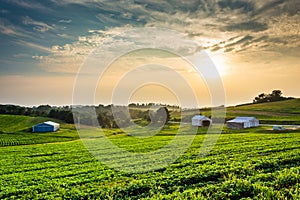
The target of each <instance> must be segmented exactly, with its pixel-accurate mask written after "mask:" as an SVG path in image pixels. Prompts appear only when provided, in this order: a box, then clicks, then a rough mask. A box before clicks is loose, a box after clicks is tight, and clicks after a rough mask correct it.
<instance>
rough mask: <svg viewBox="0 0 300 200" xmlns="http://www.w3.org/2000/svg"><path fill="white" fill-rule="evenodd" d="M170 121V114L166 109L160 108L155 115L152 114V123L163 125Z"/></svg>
mask: <svg viewBox="0 0 300 200" xmlns="http://www.w3.org/2000/svg"><path fill="white" fill-rule="evenodd" d="M169 120H170V112H169V110H168V108H167V107H160V108H159V109H158V110H157V111H156V112H155V113H153V114H152V123H154V124H157V125H163V124H166V123H168V121H169Z"/></svg>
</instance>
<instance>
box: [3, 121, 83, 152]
mask: <svg viewBox="0 0 300 200" xmlns="http://www.w3.org/2000/svg"><path fill="white" fill-rule="evenodd" d="M49 120H52V121H56V122H59V121H57V120H53V119H51V118H45V117H28V116H19V115H0V146H15V145H29V144H41V143H51V142H66V141H72V140H76V139H79V137H78V133H77V131H76V129H75V127H74V125H70V124H65V123H61V128H60V130H59V131H57V132H49V133H32V132H31V129H30V128H31V127H32V126H33V125H35V124H38V123H41V122H44V121H49Z"/></svg>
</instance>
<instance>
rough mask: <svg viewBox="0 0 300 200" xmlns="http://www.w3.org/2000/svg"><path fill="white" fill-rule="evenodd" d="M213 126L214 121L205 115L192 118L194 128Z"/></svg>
mask: <svg viewBox="0 0 300 200" xmlns="http://www.w3.org/2000/svg"><path fill="white" fill-rule="evenodd" d="M211 124H212V120H211V119H210V118H208V117H206V116H203V115H195V116H194V117H193V118H192V125H193V126H210V125H211Z"/></svg>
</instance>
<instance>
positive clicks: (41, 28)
mask: <svg viewBox="0 0 300 200" xmlns="http://www.w3.org/2000/svg"><path fill="white" fill-rule="evenodd" d="M23 24H25V25H33V26H34V28H33V29H34V30H36V31H38V32H42V33H44V32H46V31H49V30H55V25H48V24H46V23H44V22H40V21H36V20H33V19H31V18H30V17H28V16H26V17H23Z"/></svg>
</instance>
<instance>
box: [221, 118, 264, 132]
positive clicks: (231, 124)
mask: <svg viewBox="0 0 300 200" xmlns="http://www.w3.org/2000/svg"><path fill="white" fill-rule="evenodd" d="M226 125H227V128H230V129H243V128H250V127H257V126H259V121H258V119H256V118H255V117H236V118H234V119H232V120H229V121H227V122H226Z"/></svg>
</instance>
